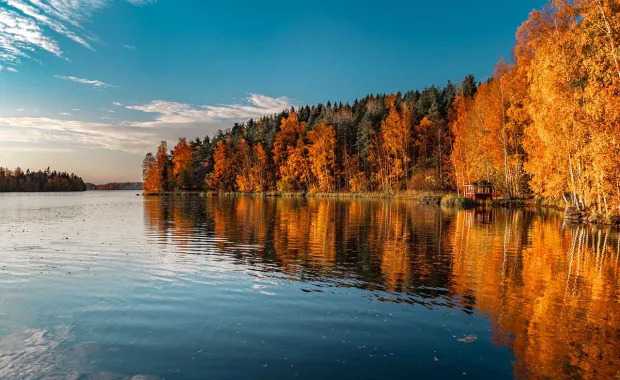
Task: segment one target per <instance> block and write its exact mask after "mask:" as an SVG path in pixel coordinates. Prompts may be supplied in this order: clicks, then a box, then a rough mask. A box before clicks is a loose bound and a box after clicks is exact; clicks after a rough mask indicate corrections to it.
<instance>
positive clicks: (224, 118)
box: [0, 94, 293, 154]
mask: <svg viewBox="0 0 620 380" xmlns="http://www.w3.org/2000/svg"><path fill="white" fill-rule="evenodd" d="M292 104H293V102H291V101H290V100H289V99H288V98H286V97H281V98H271V97H268V96H264V95H257V94H251V95H250V96H249V97H248V98H246V99H245V100H244V101H243V102H241V103H240V104H230V105H217V106H191V105H187V104H183V103H174V102H163V101H154V102H151V103H149V104H146V105H143V106H130V107H127V108H129V109H132V110H135V111H139V112H144V113H138V114H136V116H143V117H144V119H145V120H144V121H135V120H133V121H127V120H125V121H117V120H116V119H114V118H113V117H112V116H113V114H112V113H107V114H106V115H103V116H102V117H101V118H100V119H99V122H90V121H78V120H71V117H70V116H71V115H68V112H62V113H60V115H62V116H67V117H60V116H58V117H55V118H54V117H50V118H46V117H0V141H2V142H4V143H8V144H13V143H29V144H39V145H42V146H54V144H62V145H63V146H68V147H72V148H93V149H104V150H115V151H122V152H127V153H134V154H144V153H146V152H147V151H151V150H153V149H154V148H155V147H156V146H157V144H158V143H159V141H161V140H162V139H167V140H169V141H174V140H176V139H177V138H178V137H179V136H188V137H195V136H201V137H203V136H206V135H211V134H213V133H214V132H215V131H217V129H225V128H228V127H230V126H231V124H232V122H233V121H242V120H246V119H248V118H259V117H261V116H263V115H267V114H274V113H278V112H280V111H282V110H284V109H287V108H289V107H290V106H291V105H292ZM102 111H105V109H102ZM114 115H116V114H114ZM149 118H150V119H151V120H149Z"/></svg>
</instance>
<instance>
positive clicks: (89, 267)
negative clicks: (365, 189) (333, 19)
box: [0, 191, 620, 380]
mask: <svg viewBox="0 0 620 380" xmlns="http://www.w3.org/2000/svg"><path fill="white" fill-rule="evenodd" d="M0 212H1V215H2V217H1V218H0V233H1V236H2V239H1V241H0V267H1V270H0V378H3V379H4V378H6V379H21V378H35V379H40V378H44V379H46V378H53V379H65V378H80V379H82V378H83V379H116V378H119V379H163V378H166V379H185V378H187V379H249V378H253V379H289V378H299V379H317V378H322V379H356V380H360V379H377V378H434V379H443V378H488V379H502V378H506V379H510V378H519V379H523V378H554V379H561V378H590V379H594V378H598V379H617V378H619V377H620V281H619V280H620V277H619V269H620V262H619V260H620V239H619V234H618V232H617V231H615V230H612V229H607V228H595V227H583V226H564V225H563V223H562V219H561V215H559V214H558V213H556V212H554V211H552V210H505V209H491V210H484V209H478V210H466V211H457V210H448V209H441V208H438V207H432V206H423V205H417V204H414V203H411V202H403V201H385V200H359V199H346V200H335V199H303V198H252V197H241V198H227V197H225V198H218V197H209V198H200V197H187V198H176V199H168V198H144V197H142V196H136V193H135V192H123V191H121V192H86V193H80V194H2V195H0Z"/></svg>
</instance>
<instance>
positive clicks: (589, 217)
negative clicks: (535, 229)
mask: <svg viewBox="0 0 620 380" xmlns="http://www.w3.org/2000/svg"><path fill="white" fill-rule="evenodd" d="M142 196H144V197H164V196H165V197H168V196H173V197H188V196H200V197H231V198H234V197H280V198H325V199H330V198H331V199H386V200H411V201H416V202H417V203H420V204H427V205H436V206H441V207H445V208H455V209H473V208H477V207H497V208H528V207H537V208H538V207H540V208H549V209H554V210H558V211H561V212H563V213H566V210H567V208H566V207H563V206H562V205H560V204H557V203H553V202H549V201H545V200H536V199H493V200H487V201H479V200H473V199H469V198H465V197H459V196H458V195H457V194H456V193H452V192H444V191H416V190H405V191H400V192H395V193H382V192H367V193H307V192H286V193H283V192H278V191H268V192H263V193H240V192H216V191H206V192H205V191H166V192H161V193H142ZM565 221H566V222H568V223H573V224H590V225H605V226H616V227H620V217H611V219H607V218H605V217H604V216H601V215H599V214H596V213H594V214H588V213H586V212H582V213H581V216H580V217H579V218H578V219H575V218H570V217H568V216H566V217H565Z"/></svg>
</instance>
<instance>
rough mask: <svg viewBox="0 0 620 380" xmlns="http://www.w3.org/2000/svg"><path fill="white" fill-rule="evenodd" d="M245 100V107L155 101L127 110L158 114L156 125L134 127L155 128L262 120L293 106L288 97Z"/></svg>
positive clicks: (263, 97) (258, 96)
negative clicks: (184, 124) (263, 117)
mask: <svg viewBox="0 0 620 380" xmlns="http://www.w3.org/2000/svg"><path fill="white" fill-rule="evenodd" d="M245 100H246V102H245V104H229V105H217V106H192V105H190V104H185V103H176V102H167V101H164V100H154V101H152V102H150V103H148V104H145V105H139V106H127V108H128V109H131V110H134V111H141V112H147V113H154V114H158V116H156V117H155V120H154V121H147V122H134V123H131V125H134V126H140V127H153V126H158V125H164V124H183V123H210V122H217V121H230V120H236V121H241V120H246V119H249V118H260V117H262V116H265V115H271V114H274V113H278V112H281V111H283V110H285V109H287V108H289V107H290V106H291V105H292V102H291V101H290V100H289V99H288V98H287V97H280V98H271V97H269V96H265V95H259V94H250V96H249V97H248V98H246V99H245Z"/></svg>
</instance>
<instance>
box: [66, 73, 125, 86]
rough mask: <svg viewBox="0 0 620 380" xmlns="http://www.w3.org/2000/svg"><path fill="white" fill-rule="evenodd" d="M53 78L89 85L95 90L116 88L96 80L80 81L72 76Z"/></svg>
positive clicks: (80, 79)
mask: <svg viewBox="0 0 620 380" xmlns="http://www.w3.org/2000/svg"><path fill="white" fill-rule="evenodd" d="M54 76H55V77H56V78H58V79H63V80H70V81H72V82H77V83H82V84H89V85H91V86H93V87H95V88H108V87H117V86H114V85H112V84H107V83H104V82H101V81H98V80H90V79H82V78H76V77H72V76H63V75H54Z"/></svg>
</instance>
